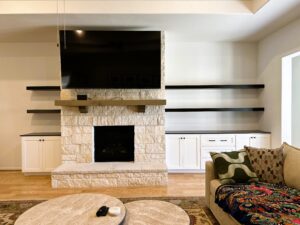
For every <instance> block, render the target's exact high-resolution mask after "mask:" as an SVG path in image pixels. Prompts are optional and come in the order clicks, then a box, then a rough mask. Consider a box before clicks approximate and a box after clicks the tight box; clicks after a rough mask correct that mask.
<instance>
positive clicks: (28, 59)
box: [0, 43, 60, 169]
mask: <svg viewBox="0 0 300 225" xmlns="http://www.w3.org/2000/svg"><path fill="white" fill-rule="evenodd" d="M58 60H59V58H58V49H57V47H56V43H0V102H1V104H0V169H17V168H20V166H21V141H20V135H21V134H24V133H29V132H33V131H60V115H38V114H35V115H32V114H26V109H30V108H31V109H33V108H54V102H53V99H55V98H59V93H55V92H38V93H36V92H31V91H26V86H27V85H51V84H56V85H57V84H59V83H60V81H59V79H60V75H59V61H58Z"/></svg>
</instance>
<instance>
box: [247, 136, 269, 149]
mask: <svg viewBox="0 0 300 225" xmlns="http://www.w3.org/2000/svg"><path fill="white" fill-rule="evenodd" d="M250 146H251V147H255V148H270V135H252V136H251V137H250Z"/></svg>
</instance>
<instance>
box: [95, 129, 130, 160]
mask: <svg viewBox="0 0 300 225" xmlns="http://www.w3.org/2000/svg"><path fill="white" fill-rule="evenodd" d="M94 161H95V162H133V161H134V126H96V127H94Z"/></svg>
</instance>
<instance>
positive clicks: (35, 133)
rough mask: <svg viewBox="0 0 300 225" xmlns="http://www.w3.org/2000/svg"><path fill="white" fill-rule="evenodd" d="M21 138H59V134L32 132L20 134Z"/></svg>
mask: <svg viewBox="0 0 300 225" xmlns="http://www.w3.org/2000/svg"><path fill="white" fill-rule="evenodd" d="M20 136H21V137H34V136H49V137H50V136H61V132H33V133H27V134H21V135H20Z"/></svg>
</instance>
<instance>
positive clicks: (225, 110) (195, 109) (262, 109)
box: [165, 107, 265, 112]
mask: <svg viewBox="0 0 300 225" xmlns="http://www.w3.org/2000/svg"><path fill="white" fill-rule="evenodd" d="M264 110H265V109H264V108H263V107H251V108H250V107H247V108H167V109H165V111H166V112H261V111H264Z"/></svg>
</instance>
